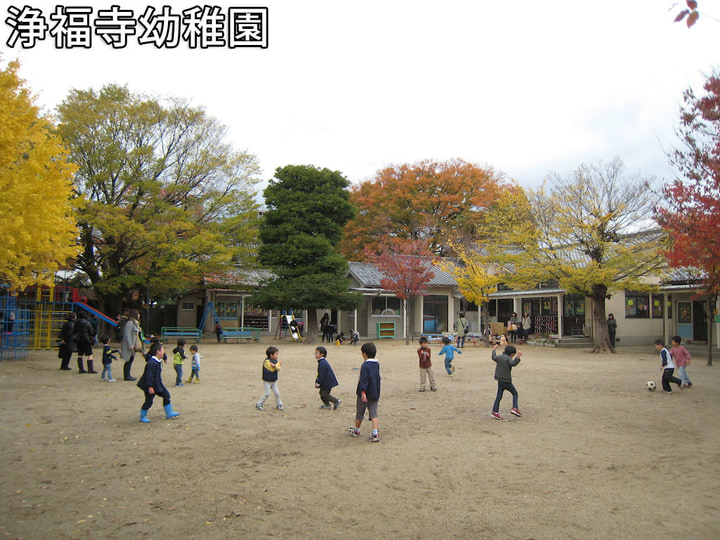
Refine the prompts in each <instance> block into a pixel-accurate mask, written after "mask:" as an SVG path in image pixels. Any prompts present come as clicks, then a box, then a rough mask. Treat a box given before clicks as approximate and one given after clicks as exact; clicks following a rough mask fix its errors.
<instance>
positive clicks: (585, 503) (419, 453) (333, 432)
mask: <svg viewBox="0 0 720 540" xmlns="http://www.w3.org/2000/svg"><path fill="white" fill-rule="evenodd" d="M271 344H274V345H278V346H279V347H280V358H281V359H282V360H283V361H284V366H283V369H282V372H281V374H280V380H279V387H280V391H281V394H282V399H283V401H284V405H285V410H284V411H279V410H277V409H276V408H275V407H274V398H273V396H272V395H271V397H270V399H269V400H268V402H267V403H266V411H265V412H260V411H258V410H256V409H255V405H254V404H255V401H256V400H257V399H258V397H259V396H260V395H261V394H262V384H261V382H260V365H261V362H262V360H263V358H264V351H265V348H266V347H267V346H268V345H271ZM376 344H377V345H378V351H379V352H378V359H379V360H380V365H381V374H382V397H381V400H380V435H381V442H380V443H378V444H373V443H370V442H368V440H367V437H368V435H369V433H370V429H369V427H370V426H369V422H367V421H366V422H364V423H363V426H362V433H361V437H359V438H353V437H351V436H350V435H349V433H348V431H347V428H348V426H350V425H351V424H352V421H353V417H354V391H355V384H356V381H357V376H358V373H359V371H358V368H359V366H360V364H361V361H362V358H361V355H360V349H359V347H351V346H349V345H343V346H330V347H329V355H328V360H329V361H330V363H331V365H332V366H333V368H334V370H335V372H336V374H337V377H338V379H339V381H340V387H338V388H336V391H335V392H334V394H335V395H336V396H338V397H339V398H340V399H341V400H342V405H341V407H340V409H339V410H337V411H332V410H329V411H328V410H320V409H319V408H318V406H319V405H320V400H319V398H318V394H317V390H315V388H314V386H313V383H314V377H315V372H316V371H315V370H316V362H315V360H314V357H313V350H314V346H313V345H308V344H305V343H294V342H291V341H287V340H284V341H280V342H278V341H275V340H273V339H272V338H263V341H262V342H261V343H259V344H247V343H241V344H216V343H210V342H209V341H208V342H203V343H201V344H200V352H201V354H203V357H204V359H203V363H202V371H201V383H200V384H197V385H196V384H193V385H186V386H185V387H184V388H175V387H174V386H173V381H174V376H175V373H174V370H173V369H172V367H171V366H170V365H168V366H167V368H166V369H165V370H164V377H163V379H164V381H165V383H166V385H167V386H168V387H169V388H170V390H171V393H172V401H173V405H174V407H175V410H177V411H179V412H180V413H181V416H179V417H178V418H176V419H174V420H166V419H165V417H164V414H163V410H162V406H161V403H159V402H158V401H159V400H156V403H155V405H154V406H153V408H152V409H151V410H150V415H149V416H150V418H151V420H152V423H151V424H147V425H146V424H141V423H140V422H139V421H138V417H139V410H140V405H141V404H142V401H143V396H142V393H141V391H140V390H139V389H138V388H137V387H136V386H135V383H130V382H123V381H118V382H116V383H114V384H107V383H102V382H101V381H100V375H79V374H78V373H77V369H76V368H75V357H73V362H72V364H71V365H73V367H74V371H67V372H64V371H60V370H59V369H58V367H59V365H60V361H59V360H58V359H57V358H56V353H55V352H53V351H33V352H31V353H30V355H29V358H27V359H24V360H19V361H7V362H3V363H0V387H1V388H2V390H1V394H0V395H1V396H2V397H1V398H0V399H1V400H2V422H1V425H0V444H1V445H2V446H1V448H2V459H0V500H2V505H1V508H0V537H3V538H28V539H47V538H137V537H145V538H158V539H160V538H211V539H213V538H320V539H334V538H473V539H477V538H490V539H530V538H533V539H562V538H583V539H584V538H703V539H704V538H707V539H714V538H718V537H720V510H719V509H720V459H719V458H720V429H718V428H719V427H720V415H718V410H720V392H718V390H720V367H706V366H705V360H704V358H703V357H697V358H696V359H695V360H694V361H693V363H692V364H691V366H690V367H689V369H688V373H689V375H690V376H691V378H692V379H693V382H694V386H693V388H690V389H686V390H682V391H679V390H676V391H675V392H674V393H673V394H672V395H669V394H664V393H662V392H661V391H657V392H649V391H647V390H646V389H645V382H646V381H647V380H650V379H654V380H655V381H656V382H659V379H660V377H659V376H660V368H659V360H658V358H657V354H656V353H655V351H654V349H653V348H652V347H650V348H648V349H647V350H645V349H634V350H621V352H620V353H619V354H617V355H613V356H610V355H606V356H601V355H600V356H599V355H590V354H587V353H583V352H581V351H578V350H568V349H554V348H542V347H530V346H527V347H525V348H521V350H523V352H524V356H523V360H522V362H521V363H520V365H519V366H518V367H517V368H515V369H514V371H513V373H514V382H515V385H516V387H517V388H518V391H519V393H520V410H521V411H522V412H523V414H524V416H523V417H522V418H515V417H513V416H511V415H510V414H508V413H509V409H510V407H511V399H510V396H509V395H508V394H506V395H505V397H504V399H503V401H502V403H501V409H500V412H501V414H503V415H504V416H505V420H504V421H498V420H495V419H492V418H491V417H490V415H489V413H490V409H491V406H492V402H493V399H494V396H495V389H496V383H495V381H494V380H493V373H494V363H493V362H492V361H491V360H490V349H486V348H485V347H484V346H479V347H473V346H466V347H465V349H464V354H463V355H462V356H458V357H456V365H457V371H456V374H455V376H454V377H453V378H450V377H448V376H447V375H446V374H445V373H444V370H443V367H442V364H443V362H442V358H439V357H438V356H437V352H438V350H439V346H437V345H433V353H434V354H433V364H434V369H435V374H436V377H437V380H438V387H439V390H438V392H424V393H419V392H418V368H417V364H418V362H417V355H416V353H415V350H416V348H417V343H412V344H411V345H410V346H406V345H405V344H404V342H402V341H382V342H376ZM98 364H99V362H98V361H96V364H95V365H96V369H97V366H98ZM143 365H144V362H142V360H141V361H140V362H139V363H138V362H137V361H136V364H135V366H134V369H133V374H135V375H137V376H139V375H140V371H141V369H142V367H143ZM185 372H186V378H187V374H188V373H189V366H188V365H187V364H186V366H185ZM113 373H114V375H115V376H116V377H119V376H120V375H121V373H122V365H121V364H120V363H116V364H114V365H113Z"/></svg>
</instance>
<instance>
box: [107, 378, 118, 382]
mask: <svg viewBox="0 0 720 540" xmlns="http://www.w3.org/2000/svg"><path fill="white" fill-rule="evenodd" d="M116 381H117V379H108V380H107V382H116Z"/></svg>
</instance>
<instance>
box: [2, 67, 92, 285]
mask: <svg viewBox="0 0 720 540" xmlns="http://www.w3.org/2000/svg"><path fill="white" fill-rule="evenodd" d="M19 67H20V65H19V63H18V62H10V63H8V64H7V67H5V69H0V126H1V127H0V194H1V195H0V283H4V284H7V285H9V286H10V288H11V289H13V290H22V289H24V288H25V287H27V286H28V285H34V284H49V283H51V282H52V279H53V275H54V270H56V269H57V268H59V267H62V266H65V265H66V264H67V261H68V259H70V258H72V257H73V256H74V255H75V254H76V253H77V251H78V249H77V241H76V239H77V236H78V231H77V227H76V222H75V219H74V214H73V206H72V202H71V195H72V189H73V184H72V179H73V174H74V172H75V171H76V169H77V167H76V166H75V165H73V164H71V163H68V161H67V153H66V151H65V149H64V148H63V145H62V142H61V140H60V138H59V137H58V136H57V135H56V134H55V133H54V125H53V122H52V120H51V118H50V117H48V116H46V115H43V114H41V112H40V109H39V108H38V107H37V106H36V105H35V104H34V97H33V96H32V94H31V92H30V90H29V89H28V88H27V87H26V86H25V81H23V80H22V79H21V78H20V77H19V75H18V70H19Z"/></svg>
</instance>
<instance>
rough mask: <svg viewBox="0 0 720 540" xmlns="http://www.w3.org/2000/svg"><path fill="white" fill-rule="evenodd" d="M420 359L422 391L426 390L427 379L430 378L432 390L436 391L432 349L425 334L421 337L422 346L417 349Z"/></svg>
mask: <svg viewBox="0 0 720 540" xmlns="http://www.w3.org/2000/svg"><path fill="white" fill-rule="evenodd" d="M417 354H418V360H419V361H420V390H419V391H420V392H424V391H425V379H426V378H429V379H430V391H431V392H435V391H436V390H437V388H436V387H435V374H434V373H433V368H432V360H431V355H432V350H431V349H430V347H429V346H428V338H426V337H425V336H423V337H421V338H420V348H419V349H418V350H417Z"/></svg>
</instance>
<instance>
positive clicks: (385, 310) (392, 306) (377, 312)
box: [372, 296, 400, 317]
mask: <svg viewBox="0 0 720 540" xmlns="http://www.w3.org/2000/svg"><path fill="white" fill-rule="evenodd" d="M372 314H373V316H374V317H399V316H400V299H399V298H398V297H397V296H376V297H375V298H373V301H372Z"/></svg>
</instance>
